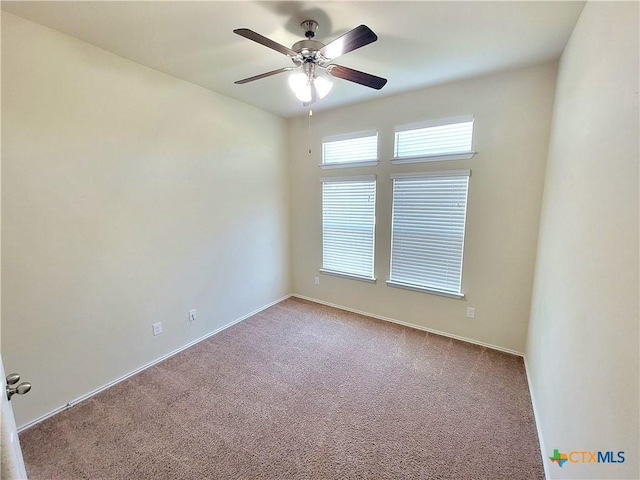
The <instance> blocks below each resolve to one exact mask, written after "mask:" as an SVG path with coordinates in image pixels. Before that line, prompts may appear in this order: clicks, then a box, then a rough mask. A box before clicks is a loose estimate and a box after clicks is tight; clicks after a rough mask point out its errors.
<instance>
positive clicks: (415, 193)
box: [387, 170, 471, 297]
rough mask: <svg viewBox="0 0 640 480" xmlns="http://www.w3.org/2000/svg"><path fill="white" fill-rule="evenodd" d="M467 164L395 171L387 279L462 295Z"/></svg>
mask: <svg viewBox="0 0 640 480" xmlns="http://www.w3.org/2000/svg"><path fill="white" fill-rule="evenodd" d="M470 174H471V172H470V171H469V170H460V171H448V172H447V171H443V172H430V173H419V174H396V175H392V177H391V178H392V179H393V208H392V210H393V219H392V225H391V275H390V279H389V281H388V282H387V284H388V285H390V286H394V287H404V288H410V289H415V290H422V291H427V292H434V293H440V294H444V295H449V296H453V297H462V296H463V294H462V258H463V250H464V232H465V223H466V214H467V191H468V187H469V175H470Z"/></svg>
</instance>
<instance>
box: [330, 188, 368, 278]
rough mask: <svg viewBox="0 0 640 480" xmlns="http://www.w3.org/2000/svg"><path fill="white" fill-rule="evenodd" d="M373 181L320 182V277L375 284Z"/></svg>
mask: <svg viewBox="0 0 640 480" xmlns="http://www.w3.org/2000/svg"><path fill="white" fill-rule="evenodd" d="M375 209H376V177H375V175H362V176H358V177H345V178H324V179H322V269H321V270H320V271H321V272H323V273H328V274H333V275H338V276H347V277H353V278H358V279H361V280H367V281H370V282H373V281H375V279H374V276H373V252H374V232H375Z"/></svg>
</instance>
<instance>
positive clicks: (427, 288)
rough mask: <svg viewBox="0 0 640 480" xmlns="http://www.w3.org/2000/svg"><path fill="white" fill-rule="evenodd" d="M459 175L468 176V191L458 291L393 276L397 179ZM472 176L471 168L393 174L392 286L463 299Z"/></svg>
mask: <svg viewBox="0 0 640 480" xmlns="http://www.w3.org/2000/svg"><path fill="white" fill-rule="evenodd" d="M453 176H455V177H459V176H464V177H467V181H466V191H465V209H464V216H463V229H462V244H461V247H460V252H459V254H460V276H459V277H458V285H457V291H454V290H449V289H441V288H438V286H434V285H425V284H417V283H413V282H406V281H403V280H402V279H398V278H395V279H394V278H393V270H394V269H393V259H394V240H395V235H394V234H395V220H396V218H395V216H396V210H395V209H396V204H397V203H396V202H397V199H396V188H395V187H396V184H395V180H398V179H407V178H414V179H420V178H431V177H453ZM470 176H471V171H470V170H447V171H436V172H421V173H397V174H392V175H391V179H392V180H393V181H394V185H393V206H392V209H391V212H392V221H391V252H390V268H389V280H388V281H387V282H386V283H387V285H388V286H390V287H397V288H405V289H409V290H415V291H419V292H425V293H432V294H436V295H442V296H446V297H451V298H457V299H461V298H464V293H462V276H463V266H464V239H465V235H466V227H467V210H468V198H469V177H470Z"/></svg>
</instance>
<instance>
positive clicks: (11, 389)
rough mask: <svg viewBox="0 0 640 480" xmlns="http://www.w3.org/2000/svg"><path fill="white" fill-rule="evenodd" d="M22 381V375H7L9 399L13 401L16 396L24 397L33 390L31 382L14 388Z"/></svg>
mask: <svg viewBox="0 0 640 480" xmlns="http://www.w3.org/2000/svg"><path fill="white" fill-rule="evenodd" d="M19 381H20V375H19V374H17V373H10V374H9V375H7V399H9V400H11V397H13V396H14V395H15V394H18V395H24V394H25V393H28V392H29V390H31V384H30V383H29V382H22V383H21V384H19V385H16V386H14V385H15V384H16V383H18V382H19Z"/></svg>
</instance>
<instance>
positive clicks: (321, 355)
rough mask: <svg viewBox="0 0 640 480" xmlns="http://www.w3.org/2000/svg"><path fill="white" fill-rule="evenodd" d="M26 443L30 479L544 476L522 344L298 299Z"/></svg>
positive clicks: (63, 416) (64, 417)
mask: <svg viewBox="0 0 640 480" xmlns="http://www.w3.org/2000/svg"><path fill="white" fill-rule="evenodd" d="M20 442H21V443H22V447H23V451H24V452H23V453H24V458H25V462H26V465H27V471H28V474H29V478H30V479H31V480H36V479H47V480H51V479H76V478H78V479H79V478H91V479H98V478H104V479H108V478H118V479H136V480H143V479H154V480H161V479H287V478H295V479H352V478H353V479H376V480H378V479H395V478H398V479H456V480H458V479H459V480H462V479H473V480H480V479H491V480H497V479H509V480H517V479H538V478H540V479H541V478H544V473H543V467H542V460H541V456H540V450H539V446H538V439H537V435H536V428H535V424H534V418H533V413H532V409H531V400H530V398H529V391H528V388H527V381H526V378H525V371H524V366H523V362H522V359H521V358H519V357H515V356H512V355H508V354H503V353H500V352H496V351H493V350H489V349H486V348H483V347H478V346H474V345H470V344H466V343H463V342H459V341H456V340H452V339H449V338H445V337H441V336H437V335H433V334H429V333H426V332H422V331H419V330H414V329H411V328H407V327H403V326H400V325H395V324H391V323H387V322H383V321H379V320H375V319H371V318H368V317H363V316H361V315H356V314H352V313H348V312H344V311H341V310H336V309H333V308H330V307H325V306H321V305H317V304H314V303H311V302H306V301H304V300H299V299H294V298H291V299H288V300H285V301H283V302H281V303H279V304H277V305H275V306H273V307H271V308H269V309H267V310H265V311H263V312H261V313H259V314H257V315H255V316H253V317H251V318H249V319H247V320H245V321H243V322H241V323H239V324H237V325H235V326H233V327H231V328H229V329H227V330H225V331H223V332H221V333H219V334H217V335H215V336H213V337H211V338H209V339H207V340H205V341H203V342H201V343H199V344H197V345H196V346H194V347H192V348H189V349H188V350H186V351H184V352H182V353H179V354H178V355H175V356H174V357H172V358H170V359H168V360H166V361H164V362H162V363H160V364H157V365H155V366H153V367H151V368H149V369H147V370H145V371H144V372H142V373H140V374H138V375H136V376H134V377H132V378H130V379H128V380H126V381H124V382H122V383H120V384H118V385H116V386H114V387H112V388H110V389H108V390H106V391H104V392H102V393H100V394H98V395H96V396H94V397H92V398H90V399H89V400H86V401H84V402H82V403H80V404H79V405H77V406H75V407H73V408H71V409H69V410H66V411H64V412H62V413H60V414H58V415H56V416H55V417H52V418H50V419H48V420H46V421H44V422H42V423H40V424H38V425H36V426H35V427H33V428H31V429H29V430H27V431H25V432H23V433H21V435H20Z"/></svg>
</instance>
